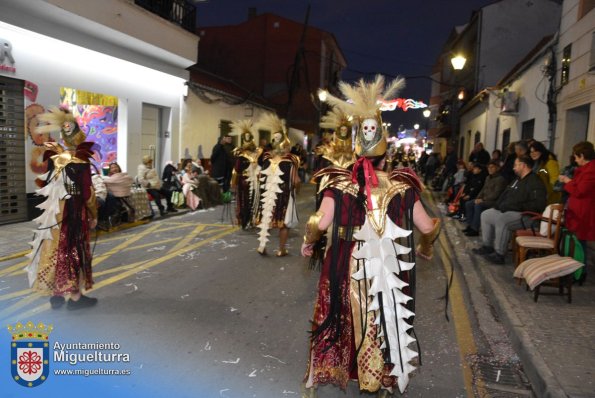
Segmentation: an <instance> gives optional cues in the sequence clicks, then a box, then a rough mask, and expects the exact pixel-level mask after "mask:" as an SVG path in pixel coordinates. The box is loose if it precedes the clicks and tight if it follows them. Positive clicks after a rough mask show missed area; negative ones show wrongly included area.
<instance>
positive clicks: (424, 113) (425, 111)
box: [422, 109, 432, 118]
mask: <svg viewBox="0 0 595 398" xmlns="http://www.w3.org/2000/svg"><path fill="white" fill-rule="evenodd" d="M422 113H423V115H424V117H425V118H428V117H430V115H431V114H432V111H431V110H429V109H424V111H423V112H422Z"/></svg>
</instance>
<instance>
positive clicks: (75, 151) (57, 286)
mask: <svg viewBox="0 0 595 398" xmlns="http://www.w3.org/2000/svg"><path fill="white" fill-rule="evenodd" d="M58 113H63V115H59V114H58ZM44 116H45V117H44V118H40V119H42V120H44V121H45V122H47V123H50V124H48V125H45V126H41V127H40V128H39V129H38V131H61V133H62V137H63V139H64V142H65V144H66V145H67V146H68V149H65V148H64V147H63V146H62V145H60V144H57V143H54V142H48V143H45V146H46V151H45V153H44V159H46V160H48V169H49V171H48V172H47V173H46V174H44V175H41V176H39V179H40V180H42V181H43V182H44V186H43V187H42V188H41V189H38V190H37V194H38V195H40V196H44V197H45V198H46V199H45V201H44V202H43V203H41V204H39V205H38V206H37V207H38V208H39V209H41V210H43V213H42V215H41V216H39V217H38V218H36V219H35V220H34V221H35V222H36V223H37V224H38V229H37V230H35V231H34V232H35V236H34V239H33V241H32V242H30V244H31V246H32V251H31V253H30V254H29V255H28V257H29V258H30V259H31V262H30V263H29V265H28V266H27V273H28V279H29V284H30V286H31V287H33V288H34V289H35V290H37V291H38V292H40V293H42V294H50V295H63V294H65V293H76V292H79V291H80V289H81V288H85V289H90V288H91V287H92V286H93V276H92V269H91V249H90V244H89V240H90V229H89V221H90V220H94V219H97V207H96V202H95V191H94V190H93V184H92V182H91V170H90V163H89V159H90V157H91V156H92V155H93V151H92V149H91V148H92V146H93V143H92V142H83V141H82V140H81V135H80V134H82V132H80V129H79V128H78V125H76V121H74V119H70V116H71V114H70V113H69V112H68V111H66V110H62V109H58V108H53V109H52V111H50V112H49V115H48V114H45V115H44ZM65 121H66V122H67V123H64V122H65ZM72 123H74V125H73V124H72ZM64 127H66V129H65V128H64ZM82 139H83V140H84V134H82ZM73 145H74V146H73ZM81 283H82V284H83V286H80V284H81Z"/></svg>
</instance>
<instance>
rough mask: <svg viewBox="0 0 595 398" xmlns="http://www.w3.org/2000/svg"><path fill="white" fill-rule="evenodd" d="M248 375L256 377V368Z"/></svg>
mask: <svg viewBox="0 0 595 398" xmlns="http://www.w3.org/2000/svg"><path fill="white" fill-rule="evenodd" d="M248 377H256V369H254V370H253V371H252V373H250V374H249V375H248Z"/></svg>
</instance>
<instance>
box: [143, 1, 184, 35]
mask: <svg viewBox="0 0 595 398" xmlns="http://www.w3.org/2000/svg"><path fill="white" fill-rule="evenodd" d="M134 4H136V5H137V6H139V7H142V8H144V9H145V10H147V11H151V12H152V13H154V14H157V15H159V16H160V17H161V18H164V19H166V20H168V21H170V22H173V23H175V24H176V25H179V26H181V27H182V28H184V29H185V30H187V31H188V32H191V33H195V32H196V7H195V6H194V4H192V3H190V2H188V1H185V0H134Z"/></svg>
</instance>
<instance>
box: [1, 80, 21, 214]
mask: <svg viewBox="0 0 595 398" xmlns="http://www.w3.org/2000/svg"><path fill="white" fill-rule="evenodd" d="M23 88H24V83H23V81H22V80H17V79H11V78H8V77H4V76H0V224H8V223H15V222H20V221H26V220H27V192H26V187H25V129H24V126H25V110H24V109H25V108H24V98H23Z"/></svg>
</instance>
